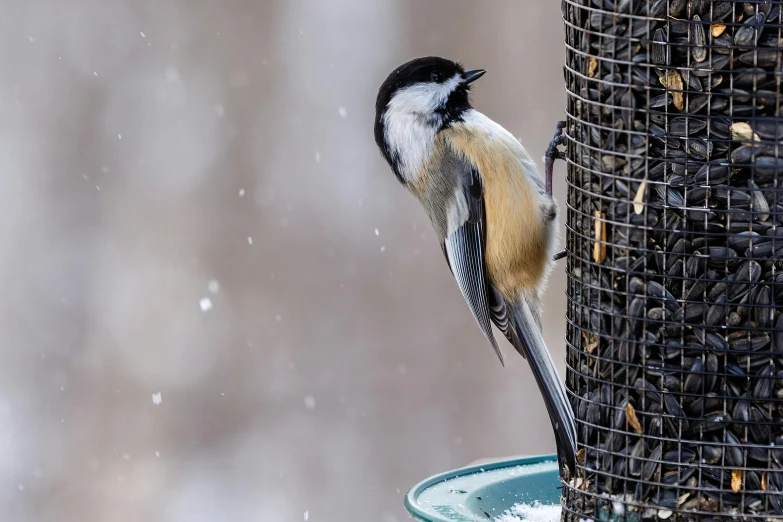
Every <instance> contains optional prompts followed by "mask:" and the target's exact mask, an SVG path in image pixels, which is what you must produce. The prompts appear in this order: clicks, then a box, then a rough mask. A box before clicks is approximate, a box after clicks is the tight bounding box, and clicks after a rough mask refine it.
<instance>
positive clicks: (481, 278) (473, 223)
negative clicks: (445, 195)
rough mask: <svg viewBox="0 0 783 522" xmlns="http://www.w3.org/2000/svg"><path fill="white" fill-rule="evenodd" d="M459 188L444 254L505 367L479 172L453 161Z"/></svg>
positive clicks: (448, 211)
mask: <svg viewBox="0 0 783 522" xmlns="http://www.w3.org/2000/svg"><path fill="white" fill-rule="evenodd" d="M452 167H453V168H454V169H455V172H454V174H455V178H456V186H455V187H454V188H455V191H454V195H453V197H452V198H451V199H450V201H449V206H448V208H447V209H446V216H445V217H446V218H447V219H446V221H447V223H446V224H447V227H446V237H445V239H444V240H443V251H444V253H445V254H446V260H447V261H448V263H449V268H450V269H451V273H452V274H453V275H454V279H456V281H457V286H458V287H459V289H460V291H461V292H462V296H463V297H464V298H465V302H467V303H468V307H469V308H470V311H471V313H473V317H474V318H475V319H476V322H477V323H478V325H479V328H481V332H482V333H483V334H484V337H486V338H487V340H488V341H489V343H490V344H491V345H492V348H493V349H494V350H495V353H496V354H497V356H498V359H500V363H501V364H503V355H502V354H501V353H500V348H498V345H497V342H496V341H495V337H494V335H493V334H492V317H493V315H492V311H491V310H490V305H489V298H488V295H487V293H488V289H489V288H490V285H488V284H487V277H486V267H485V265H484V199H483V194H482V188H481V178H480V177H479V174H478V172H476V170H475V169H474V168H472V167H471V166H470V165H469V164H467V163H466V162H464V161H462V160H458V159H454V161H453V165H452Z"/></svg>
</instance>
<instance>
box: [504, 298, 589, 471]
mask: <svg viewBox="0 0 783 522" xmlns="http://www.w3.org/2000/svg"><path fill="white" fill-rule="evenodd" d="M509 308H511V310H512V314H513V317H514V323H515V326H516V334H517V335H516V339H513V338H512V340H511V342H512V343H513V344H514V348H516V349H517V351H518V352H519V353H520V354H521V355H522V357H524V358H525V359H527V362H528V364H530V369H531V370H533V376H534V377H535V379H536V383H538V388H539V390H540V391H541V395H542V396H543V397H544V403H545V404H546V409H547V411H548V412H549V418H550V420H551V421H552V427H553V429H554V431H555V440H556V442H557V456H558V460H559V461H560V468H561V472H562V471H564V470H563V467H564V466H565V467H567V469H568V471H569V472H570V476H574V475H575V473H576V464H575V461H576V423H575V422H574V413H573V410H572V409H571V404H570V403H569V402H568V397H567V396H566V391H565V387H564V385H563V381H561V380H560V377H559V376H558V374H557V369H556V368H555V364H554V362H553V361H552V357H551V356H550V355H549V350H547V347H546V345H545V344H544V339H543V337H542V336H541V330H540V328H539V326H538V324H537V323H538V321H536V319H535V317H536V316H534V314H533V312H532V311H531V308H530V304H529V303H528V302H527V300H525V299H521V300H520V301H519V302H517V303H509Z"/></svg>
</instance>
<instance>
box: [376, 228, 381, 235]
mask: <svg viewBox="0 0 783 522" xmlns="http://www.w3.org/2000/svg"><path fill="white" fill-rule="evenodd" d="M375 235H376V236H378V235H380V232H378V229H377V228H376V229H375Z"/></svg>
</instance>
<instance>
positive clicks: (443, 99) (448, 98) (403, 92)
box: [375, 56, 486, 165]
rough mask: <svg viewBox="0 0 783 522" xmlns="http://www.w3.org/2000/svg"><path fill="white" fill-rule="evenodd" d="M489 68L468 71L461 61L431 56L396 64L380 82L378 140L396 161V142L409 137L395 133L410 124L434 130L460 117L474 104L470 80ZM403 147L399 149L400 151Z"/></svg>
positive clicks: (382, 150)
mask: <svg viewBox="0 0 783 522" xmlns="http://www.w3.org/2000/svg"><path fill="white" fill-rule="evenodd" d="M485 72H486V71H484V70H483V69H474V70H471V71H466V70H465V69H464V68H463V67H462V66H461V65H460V64H459V63H457V62H453V61H451V60H447V59H445V58H439V57H435V56H428V57H424V58H416V59H415V60H411V61H409V62H407V63H404V64H402V65H400V66H399V67H397V68H396V69H395V70H394V71H392V73H391V74H389V76H388V77H387V78H386V80H385V81H384V82H383V84H382V85H381V88H380V89H379V90H378V98H377V99H376V102H375V141H376V143H377V144H378V146H379V147H380V148H381V152H382V153H383V154H384V156H386V159H387V160H389V163H391V164H393V165H394V157H393V155H394V154H395V151H394V150H393V149H394V148H395V146H398V147H399V146H400V144H396V143H391V142H394V141H395V140H396V141H406V140H403V139H401V138H400V136H392V135H393V134H398V133H399V132H400V131H403V132H404V133H406V134H410V132H411V131H412V130H413V129H411V126H416V127H418V128H419V129H424V130H427V129H431V130H432V131H433V132H437V131H438V130H440V129H442V128H444V127H446V126H448V125H449V124H451V123H453V122H455V121H459V120H460V119H461V117H462V114H463V113H464V112H465V111H467V110H469V109H470V108H471V106H470V99H469V96H468V94H469V91H470V86H471V84H472V83H473V82H474V81H476V80H478V79H479V78H481V76H483V75H484V73H485ZM403 152H404V151H397V152H396V153H397V154H400V153H403Z"/></svg>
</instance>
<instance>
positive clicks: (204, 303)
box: [198, 297, 212, 312]
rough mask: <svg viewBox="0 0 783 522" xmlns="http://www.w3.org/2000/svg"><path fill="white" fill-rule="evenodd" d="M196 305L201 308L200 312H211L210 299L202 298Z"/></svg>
mask: <svg viewBox="0 0 783 522" xmlns="http://www.w3.org/2000/svg"><path fill="white" fill-rule="evenodd" d="M198 305H199V306H200V307H201V311H202V312H206V311H208V310H212V299H210V298H209V297H202V298H201V300H200V301H199V302H198Z"/></svg>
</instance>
